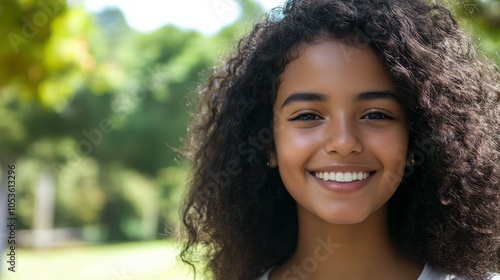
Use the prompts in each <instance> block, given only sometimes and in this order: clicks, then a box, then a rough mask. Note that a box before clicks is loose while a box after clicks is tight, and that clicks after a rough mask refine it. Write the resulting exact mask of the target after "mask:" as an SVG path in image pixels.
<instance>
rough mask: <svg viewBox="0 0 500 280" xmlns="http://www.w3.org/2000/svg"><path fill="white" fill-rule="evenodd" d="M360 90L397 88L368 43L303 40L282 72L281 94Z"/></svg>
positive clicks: (279, 93)
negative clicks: (365, 44)
mask: <svg viewBox="0 0 500 280" xmlns="http://www.w3.org/2000/svg"><path fill="white" fill-rule="evenodd" d="M312 90H314V91H316V92H331V91H333V92H344V93H359V92H363V91H367V90H391V91H393V92H396V90H395V86H394V83H393V82H392V80H391V78H390V76H389V75H388V73H387V71H386V69H385V67H384V65H383V63H382V62H381V60H380V58H379V57H378V55H377V54H376V53H375V51H373V50H372V49H371V48H369V47H368V46H364V47H357V46H351V45H348V44H345V43H342V42H340V41H338V40H322V41H319V42H316V43H302V44H300V45H299V46H298V47H297V48H296V51H295V56H294V59H293V60H291V62H290V63H289V64H288V65H287V66H286V67H285V70H284V71H283V73H282V74H281V76H280V87H279V89H278V99H279V98H280V95H283V94H286V93H291V92H292V91H312Z"/></svg>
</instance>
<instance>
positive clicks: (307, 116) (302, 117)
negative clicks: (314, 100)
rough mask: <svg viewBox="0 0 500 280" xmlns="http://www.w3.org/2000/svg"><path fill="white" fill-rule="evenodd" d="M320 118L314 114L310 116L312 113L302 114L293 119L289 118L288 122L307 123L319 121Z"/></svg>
mask: <svg viewBox="0 0 500 280" xmlns="http://www.w3.org/2000/svg"><path fill="white" fill-rule="evenodd" d="M320 119H321V117H319V116H318V115H316V114H312V113H304V114H300V115H298V116H295V117H293V118H291V119H290V120H291V121H304V122H309V121H317V120H320Z"/></svg>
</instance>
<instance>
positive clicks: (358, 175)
mask: <svg viewBox="0 0 500 280" xmlns="http://www.w3.org/2000/svg"><path fill="white" fill-rule="evenodd" d="M314 176H315V177H316V178H318V179H321V180H324V181H334V182H353V181H358V180H364V179H366V178H368V176H370V173H369V172H314Z"/></svg>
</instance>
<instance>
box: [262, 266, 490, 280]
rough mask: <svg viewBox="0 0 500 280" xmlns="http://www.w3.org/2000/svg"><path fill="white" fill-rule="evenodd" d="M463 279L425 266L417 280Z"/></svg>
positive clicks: (266, 275)
mask: <svg viewBox="0 0 500 280" xmlns="http://www.w3.org/2000/svg"><path fill="white" fill-rule="evenodd" d="M273 269H274V267H273V268H271V269H269V270H268V271H267V272H266V273H264V275H262V276H260V277H259V278H257V279H255V280H269V273H270V272H271V270H273ZM461 279H463V278H460V277H456V276H453V275H449V274H445V273H442V272H438V271H436V270H434V269H433V268H432V267H430V266H429V265H427V264H425V266H424V270H422V273H421V274H420V276H419V277H418V279H417V280H461ZM490 280H500V274H492V275H491V278H490Z"/></svg>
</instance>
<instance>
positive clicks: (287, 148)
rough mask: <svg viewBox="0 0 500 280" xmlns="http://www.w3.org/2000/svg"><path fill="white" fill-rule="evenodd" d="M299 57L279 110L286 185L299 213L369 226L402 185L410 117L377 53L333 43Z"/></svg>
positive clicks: (304, 48)
mask: <svg viewBox="0 0 500 280" xmlns="http://www.w3.org/2000/svg"><path fill="white" fill-rule="evenodd" d="M299 51H300V52H299V54H300V55H299V57H298V58H297V59H295V60H293V61H292V62H290V63H289V64H288V65H287V67H286V68H285V71H284V72H283V74H282V76H281V85H280V88H279V89H278V94H277V98H276V101H275V104H274V114H275V116H274V137H275V138H274V139H275V145H276V160H277V164H278V168H279V172H280V175H281V178H282V180H283V182H284V184H285V186H286V188H287V190H288V192H289V193H290V194H291V196H292V197H293V198H294V199H295V201H296V202H297V207H298V209H299V211H306V213H310V214H313V215H315V216H317V217H319V218H321V219H323V220H324V221H327V222H329V223H332V224H354V223H359V222H362V221H363V220H365V219H366V218H367V217H368V216H370V215H371V214H372V213H374V212H376V211H377V210H379V209H381V207H382V206H384V205H385V204H386V202H387V201H388V200H389V198H390V197H391V196H392V195H393V194H394V192H395V191H396V189H397V187H398V185H399V183H400V182H401V178H402V175H403V173H404V168H405V162H406V153H407V148H408V130H407V124H406V114H405V110H404V108H403V105H402V103H401V101H400V98H399V96H398V94H397V93H396V91H395V87H394V85H393V83H392V81H391V80H390V78H389V76H388V75H387V74H386V72H385V71H384V68H383V65H382V64H381V62H380V61H379V59H378V58H377V56H376V54H375V53H374V52H373V51H372V50H371V49H370V48H368V47H365V48H361V49H359V48H355V47H350V46H347V45H345V44H342V43H340V42H338V41H331V40H330V41H324V42H322V43H318V44H312V45H308V44H302V45H301V47H300V48H299Z"/></svg>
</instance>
